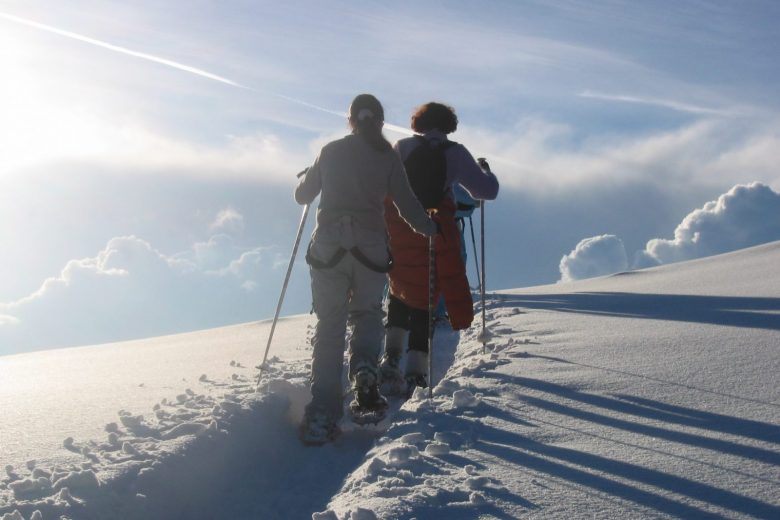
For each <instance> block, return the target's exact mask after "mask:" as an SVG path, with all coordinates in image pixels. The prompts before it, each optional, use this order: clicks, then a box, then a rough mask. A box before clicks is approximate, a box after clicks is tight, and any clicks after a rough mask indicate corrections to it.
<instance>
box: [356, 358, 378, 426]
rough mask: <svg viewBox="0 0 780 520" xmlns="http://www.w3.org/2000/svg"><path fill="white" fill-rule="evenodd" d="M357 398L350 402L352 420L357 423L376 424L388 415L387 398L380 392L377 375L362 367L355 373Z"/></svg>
mask: <svg viewBox="0 0 780 520" xmlns="http://www.w3.org/2000/svg"><path fill="white" fill-rule="evenodd" d="M354 381H355V388H354V389H355V398H354V399H353V400H352V402H351V403H349V412H350V415H351V416H352V421H353V422H355V423H356V424H360V425H366V424H376V423H378V422H380V421H381V420H382V419H384V418H385V415H387V399H385V398H384V397H383V396H382V394H380V393H379V384H378V382H377V378H376V375H375V374H374V373H373V372H372V371H370V370H368V369H361V370H359V371H358V372H357V373H356V374H355V378H354Z"/></svg>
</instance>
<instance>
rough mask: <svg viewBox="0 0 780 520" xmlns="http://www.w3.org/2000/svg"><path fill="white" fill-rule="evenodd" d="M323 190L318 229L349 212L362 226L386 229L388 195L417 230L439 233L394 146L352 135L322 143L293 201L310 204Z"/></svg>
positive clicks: (427, 234)
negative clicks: (377, 146) (382, 147)
mask: <svg viewBox="0 0 780 520" xmlns="http://www.w3.org/2000/svg"><path fill="white" fill-rule="evenodd" d="M320 193H321V196H320V205H319V207H318V208H317V227H318V228H320V227H326V226H328V225H330V224H336V223H337V222H338V221H339V220H340V219H341V218H342V217H345V216H348V217H352V219H353V220H354V221H355V223H356V224H357V225H358V226H359V227H361V228H364V229H366V230H370V231H378V232H384V231H385V219H384V200H385V197H386V196H387V195H388V194H389V195H390V196H391V197H392V198H393V202H394V203H395V205H396V207H397V208H398V212H399V213H400V214H401V216H402V217H403V218H404V220H406V221H407V222H408V223H409V225H410V226H411V227H412V228H413V229H414V230H415V231H416V232H418V233H420V234H422V235H426V236H431V235H434V234H435V233H436V225H435V224H434V222H433V221H432V220H431V219H430V218H429V217H428V215H427V214H426V213H425V210H424V209H423V207H422V205H421V204H420V203H419V201H418V200H417V198H416V197H415V196H414V192H413V191H412V188H411V187H410V186H409V180H408V179H407V178H406V172H405V171H404V167H403V163H401V160H400V158H399V157H398V155H397V154H396V153H395V152H394V151H393V150H391V149H388V150H387V151H385V152H380V151H378V150H376V149H375V148H373V147H372V146H371V145H370V144H368V143H367V142H366V141H365V139H363V138H362V137H361V136H359V135H348V136H346V137H343V138H341V139H337V140H335V141H332V142H330V143H328V144H326V145H325V146H324V147H323V148H322V150H321V151H320V154H319V155H318V156H317V158H316V159H315V161H314V164H312V166H311V167H310V168H309V170H308V171H307V172H306V175H305V176H304V177H303V179H301V181H300V183H299V184H298V186H297V188H296V189H295V200H296V201H297V202H298V204H309V203H311V202H312V201H314V199H315V198H316V197H317V195H318V194H320ZM315 234H316V230H315Z"/></svg>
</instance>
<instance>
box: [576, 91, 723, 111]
mask: <svg viewBox="0 0 780 520" xmlns="http://www.w3.org/2000/svg"><path fill="white" fill-rule="evenodd" d="M579 96H580V97H582V98H586V99H598V100H601V101H617V102H620V103H635V104H639V105H652V106H657V107H662V108H668V109H670V110H676V111H678V112H688V113H691V114H699V115H718V116H733V115H737V114H738V113H737V112H735V111H734V110H730V109H719V108H709V107H702V106H699V105H694V104H691V103H686V102H683V101H675V100H670V99H658V98H651V97H641V96H629V95H621V94H604V93H601V92H593V91H590V90H586V91H584V92H581V93H580V94H579Z"/></svg>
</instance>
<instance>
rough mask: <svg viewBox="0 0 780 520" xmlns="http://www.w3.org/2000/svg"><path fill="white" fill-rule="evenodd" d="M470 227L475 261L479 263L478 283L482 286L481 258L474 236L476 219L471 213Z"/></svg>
mask: <svg viewBox="0 0 780 520" xmlns="http://www.w3.org/2000/svg"><path fill="white" fill-rule="evenodd" d="M469 227H470V228H471V245H472V246H473V247H474V263H475V264H476V265H477V283H478V284H479V286H480V287H482V278H481V276H482V275H481V274H480V270H479V258H478V257H477V241H476V239H475V238H474V221H473V220H471V215H469ZM480 290H481V289H480Z"/></svg>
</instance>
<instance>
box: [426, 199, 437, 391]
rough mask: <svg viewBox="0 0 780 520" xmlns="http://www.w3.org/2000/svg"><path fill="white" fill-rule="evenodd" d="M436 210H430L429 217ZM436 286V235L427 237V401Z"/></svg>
mask: <svg viewBox="0 0 780 520" xmlns="http://www.w3.org/2000/svg"><path fill="white" fill-rule="evenodd" d="M435 212H436V210H431V211H430V215H431V217H432V216H433V215H434V214H435ZM435 286H436V234H435V233H434V234H433V235H431V236H429V237H428V399H429V400H431V399H433V294H434V291H435Z"/></svg>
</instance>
